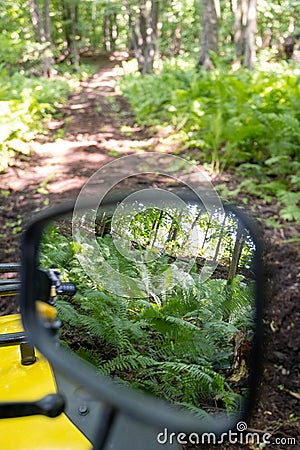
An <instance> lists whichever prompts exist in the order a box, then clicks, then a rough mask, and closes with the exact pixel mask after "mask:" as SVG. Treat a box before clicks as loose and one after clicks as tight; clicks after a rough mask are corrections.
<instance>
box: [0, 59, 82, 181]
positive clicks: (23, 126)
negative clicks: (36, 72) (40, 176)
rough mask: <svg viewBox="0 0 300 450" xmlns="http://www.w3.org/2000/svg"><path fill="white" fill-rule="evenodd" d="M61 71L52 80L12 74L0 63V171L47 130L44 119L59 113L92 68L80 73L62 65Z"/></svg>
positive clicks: (25, 151)
mask: <svg viewBox="0 0 300 450" xmlns="http://www.w3.org/2000/svg"><path fill="white" fill-rule="evenodd" d="M69 70H70V69H69ZM59 72H60V75H57V76H56V77H55V78H54V79H50V80H49V79H48V78H43V77H34V76H28V75H26V73H25V72H24V71H20V72H14V73H13V74H12V73H10V71H9V70H8V69H6V68H5V66H4V65H2V67H1V66H0V78H1V81H0V122H1V125H0V173H1V172H3V171H4V170H5V169H6V168H7V167H8V165H10V164H13V162H14V158H15V157H16V156H17V155H20V154H23V155H24V154H25V155H28V154H29V153H30V145H28V143H29V142H30V141H31V140H32V139H33V138H34V136H35V135H36V134H37V133H40V132H43V133H45V132H46V128H45V126H44V121H45V119H49V118H50V117H51V116H52V115H53V114H55V113H56V111H57V105H58V104H59V103H64V102H65V101H66V99H67V96H68V95H69V94H70V93H71V91H72V90H73V89H75V87H77V86H78V81H79V80H80V79H82V78H83V77H86V76H88V75H90V74H91V68H90V67H89V66H83V67H82V68H81V71H80V72H79V73H78V74H70V72H68V71H67V69H66V68H65V67H63V66H59Z"/></svg>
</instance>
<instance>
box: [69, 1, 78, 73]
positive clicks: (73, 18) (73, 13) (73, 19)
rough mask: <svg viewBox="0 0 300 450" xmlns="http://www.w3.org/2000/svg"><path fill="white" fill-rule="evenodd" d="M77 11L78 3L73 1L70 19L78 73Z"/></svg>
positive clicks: (73, 51)
mask: <svg viewBox="0 0 300 450" xmlns="http://www.w3.org/2000/svg"><path fill="white" fill-rule="evenodd" d="M76 16H77V11H76V3H75V2H74V1H72V0H71V2H70V19H71V31H72V46H71V50H72V63H73V65H74V68H75V70H76V71H78V70H79V52H78V48H77V42H76V35H77V17H76Z"/></svg>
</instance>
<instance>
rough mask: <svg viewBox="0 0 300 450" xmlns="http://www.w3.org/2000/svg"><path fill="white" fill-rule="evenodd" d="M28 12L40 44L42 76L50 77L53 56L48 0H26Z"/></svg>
mask: <svg viewBox="0 0 300 450" xmlns="http://www.w3.org/2000/svg"><path fill="white" fill-rule="evenodd" d="M28 5H29V12H30V17H31V21H32V25H33V28H34V32H35V36H36V40H37V42H38V43H39V44H40V45H41V60H42V66H43V72H44V76H48V77H49V78H50V77H51V74H52V68H53V65H54V58H53V55H52V36H51V22H50V0H44V5H43V8H42V7H41V4H40V0H28Z"/></svg>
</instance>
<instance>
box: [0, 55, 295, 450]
mask: <svg viewBox="0 0 300 450" xmlns="http://www.w3.org/2000/svg"><path fill="white" fill-rule="evenodd" d="M122 57H123V55H114V57H111V58H101V59H100V60H99V70H98V72H97V73H95V74H94V76H92V77H91V78H90V79H89V80H87V81H85V82H82V83H81V88H80V89H79V90H78V91H77V92H75V93H74V94H73V95H71V96H70V98H69V100H68V102H67V104H66V105H59V106H58V114H57V117H56V118H55V119H53V120H51V121H50V122H49V124H48V128H49V134H48V135H41V136H36V139H35V140H34V142H32V144H31V147H32V156H30V157H27V158H23V159H21V160H19V161H17V162H16V164H15V165H14V166H13V167H10V168H9V169H8V170H7V171H6V173H4V174H1V175H0V204H1V216H0V237H1V247H0V262H18V259H19V256H18V254H19V236H20V228H21V226H22V223H24V221H27V220H28V219H29V218H30V217H32V215H33V214H34V213H35V212H36V211H37V210H39V209H43V207H44V206H45V205H47V204H51V205H52V204H54V203H57V202H60V201H61V200H63V199H67V198H70V197H74V196H76V194H78V193H79V191H80V189H81V187H82V186H83V185H84V183H85V182H86V181H87V180H88V178H89V177H90V176H91V175H92V174H93V173H94V172H95V171H96V170H98V169H99V168H100V167H102V166H103V165H104V164H106V163H108V162H109V161H112V160H113V159H115V158H116V156H124V155H127V154H132V153H135V152H136V151H143V150H145V151H150V150H151V151H161V152H172V151H173V150H174V147H176V150H178V149H179V150H180V148H178V143H176V142H174V141H172V139H170V130H169V129H168V127H166V128H165V129H162V130H161V131H160V133H159V134H157V133H156V134H155V133H153V130H152V129H149V130H143V129H141V128H140V127H138V126H137V125H136V124H135V118H134V116H133V114H132V112H131V110H130V106H129V105H128V103H127V101H126V100H125V99H124V98H122V97H121V96H120V95H119V94H118V93H117V92H116V91H115V82H116V79H117V78H118V76H120V74H121V72H122V71H121V68H120V63H119V61H118V60H119V59H120V60H121V59H122ZM97 62H98V61H97ZM224 181H225V182H226V183H227V185H228V188H229V189H231V188H233V187H236V186H237V184H238V183H239V179H238V177H237V176H235V175H234V174H233V173H225V174H223V175H222V177H220V178H218V177H214V178H213V179H212V182H213V184H217V183H224ZM249 200H250V204H251V209H252V212H253V214H254V215H255V216H256V217H261V218H268V217H271V216H272V215H274V214H275V213H276V212H278V211H277V210H276V208H277V207H276V205H275V204H273V205H269V204H265V203H264V202H263V201H261V200H258V199H256V198H251V197H249ZM298 232H299V230H298ZM264 233H265V239H266V249H265V252H266V261H267V264H268V270H267V272H268V278H269V280H270V283H269V284H270V289H269V294H268V297H269V300H268V303H267V305H266V310H265V314H264V325H265V339H266V345H265V346H264V359H265V362H264V374H263V379H262V386H261V394H260V397H259V400H258V402H257V404H256V407H255V410H254V413H253V416H252V420H251V422H250V425H249V428H251V430H255V431H257V432H259V433H260V435H261V436H262V435H263V434H264V433H270V434H271V435H272V437H271V439H270V440H271V442H273V444H270V445H266V446H262V445H260V446H259V447H258V446H255V445H254V444H248V445H244V446H243V445H241V444H230V445H225V446H224V445H223V444H222V445H219V446H216V447H214V446H212V445H210V446H209V448H211V449H213V448H216V449H217V448H218V449H222V448H227V449H228V448H230V449H242V448H247V449H255V448H277V449H295V450H296V449H300V384H299V379H300V364H299V349H300V333H299V323H300V308H299V305H300V301H299V300H300V296H299V292H300V271H299V266H300V264H299V262H300V248H299V246H297V245H296V244H295V243H292V242H289V239H290V238H293V237H295V235H296V234H295V233H296V231H295V225H294V224H293V225H289V224H286V223H285V224H283V226H282V227H281V228H277V229H269V228H267V227H264ZM9 312H11V308H10V307H9V306H8V305H7V303H6V302H3V301H2V302H1V303H0V314H1V315H3V314H7V313H9ZM276 438H279V439H281V444H279V443H278V444H277V445H276V444H275V439H276ZM290 438H295V439H296V445H294V444H293V443H289V442H290V441H289V439H290ZM190 448H202V447H190ZM203 448H207V447H203Z"/></svg>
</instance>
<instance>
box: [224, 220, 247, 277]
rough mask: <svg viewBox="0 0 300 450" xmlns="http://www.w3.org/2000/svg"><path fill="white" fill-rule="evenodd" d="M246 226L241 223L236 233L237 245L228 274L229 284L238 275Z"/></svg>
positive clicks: (235, 245)
mask: <svg viewBox="0 0 300 450" xmlns="http://www.w3.org/2000/svg"><path fill="white" fill-rule="evenodd" d="M244 231H245V229H244V225H243V224H242V223H241V222H239V223H238V227H237V232H236V238H235V244H234V248H233V252H232V256H231V261H230V267H229V272H228V282H229V283H230V282H231V281H232V280H233V278H234V277H235V276H236V274H237V269H238V265H239V261H240V257H241V254H242V250H243V246H244V243H245V235H244Z"/></svg>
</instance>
